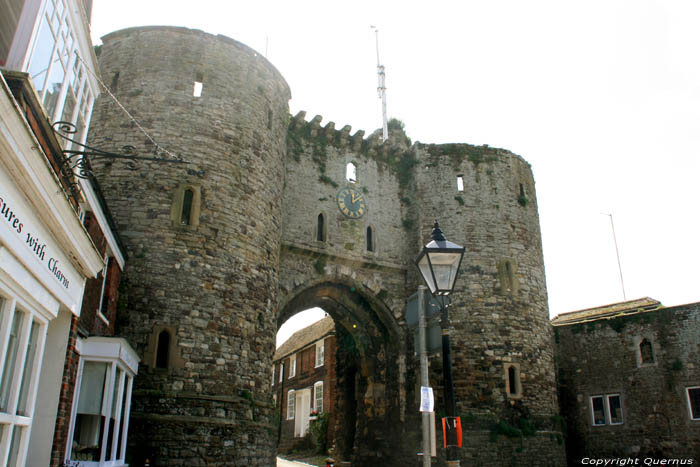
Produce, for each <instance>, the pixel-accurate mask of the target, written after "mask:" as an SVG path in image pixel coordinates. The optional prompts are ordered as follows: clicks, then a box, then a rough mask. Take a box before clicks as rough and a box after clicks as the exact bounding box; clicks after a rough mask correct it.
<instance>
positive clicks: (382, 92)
mask: <svg viewBox="0 0 700 467" xmlns="http://www.w3.org/2000/svg"><path fill="white" fill-rule="evenodd" d="M370 27H371V28H372V29H374V37H375V41H376V45H377V77H378V79H379V85H378V86H377V93H378V94H379V98H380V99H381V100H382V141H386V140H387V138H388V137H389V128H388V127H387V122H386V86H385V82H384V80H385V78H386V73H384V65H382V64H381V62H380V61H379V29H377V28H376V27H375V26H370Z"/></svg>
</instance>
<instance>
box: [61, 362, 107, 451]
mask: <svg viewBox="0 0 700 467" xmlns="http://www.w3.org/2000/svg"><path fill="white" fill-rule="evenodd" d="M107 369H108V366H107V363H105V362H91V361H87V362H85V364H84V366H83V379H82V381H81V383H80V395H79V399H78V411H77V415H76V417H75V431H74V433H73V446H72V449H71V457H70V458H71V459H72V460H84V461H99V460H100V446H101V445H102V432H103V428H104V423H105V420H104V417H103V416H102V397H103V395H104V388H105V381H106V374H107Z"/></svg>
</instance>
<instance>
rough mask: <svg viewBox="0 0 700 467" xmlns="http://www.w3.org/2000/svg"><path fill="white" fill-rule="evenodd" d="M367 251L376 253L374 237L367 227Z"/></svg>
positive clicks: (370, 229)
mask: <svg viewBox="0 0 700 467" xmlns="http://www.w3.org/2000/svg"><path fill="white" fill-rule="evenodd" d="M367 251H374V236H373V235H372V227H370V226H367Z"/></svg>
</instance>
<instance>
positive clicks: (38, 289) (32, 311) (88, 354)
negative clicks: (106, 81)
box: [0, 0, 139, 466]
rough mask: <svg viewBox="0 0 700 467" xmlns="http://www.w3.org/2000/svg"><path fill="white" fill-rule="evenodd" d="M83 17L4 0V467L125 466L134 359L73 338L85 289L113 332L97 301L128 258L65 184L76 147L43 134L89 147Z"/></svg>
mask: <svg viewBox="0 0 700 467" xmlns="http://www.w3.org/2000/svg"><path fill="white" fill-rule="evenodd" d="M90 8H91V1H90V0H83V1H80V0H0V12H1V13H0V67H2V72H1V73H2V79H1V80H0V465H10V466H14V465H18V466H22V465H31V466H35V465H36V466H39V465H42V466H45V465H61V464H62V463H63V461H64V460H73V461H74V464H73V465H91V466H93V465H110V466H118V465H125V463H124V456H125V450H126V435H127V430H128V416H129V406H130V399H131V386H132V381H133V377H134V375H135V374H136V372H137V369H138V360H139V359H138V356H137V355H136V353H135V352H134V350H133V349H132V348H131V347H130V346H129V344H128V343H127V342H126V341H124V340H123V339H118V338H113V337H96V336H90V335H87V336H86V335H84V334H83V335H82V336H78V334H77V328H78V323H80V322H81V321H80V320H81V318H80V316H81V310H82V308H83V306H84V303H87V300H84V293H85V287H86V283H87V282H88V279H91V278H92V279H93V282H94V283H95V284H97V286H98V289H99V288H100V285H101V290H99V291H98V293H100V294H101V295H100V299H99V305H98V306H96V307H95V306H91V309H90V310H85V311H86V312H89V313H91V315H90V316H93V315H94V316H96V317H97V318H98V319H99V320H101V322H100V321H98V325H99V326H98V327H99V328H100V330H101V332H100V334H102V335H109V330H111V332H113V329H114V323H113V319H114V316H108V315H107V314H106V313H103V311H104V309H106V308H104V307H105V306H106V305H103V299H102V298H103V297H104V294H105V293H106V287H105V285H106V284H108V280H107V278H108V268H118V273H117V274H116V275H114V274H112V276H114V277H116V278H117V280H118V277H119V274H120V272H121V271H122V270H123V267H124V255H123V253H122V251H121V249H120V247H119V242H118V238H117V236H116V234H115V233H114V231H113V230H112V228H111V227H110V222H109V214H108V212H107V210H106V207H105V206H104V203H103V202H102V201H101V197H100V195H99V192H98V190H97V189H96V188H95V186H94V185H93V184H92V182H91V181H90V180H87V179H81V178H78V177H75V176H73V175H72V174H71V173H70V172H68V173H65V172H64V173H62V170H61V167H64V165H63V164H64V162H65V156H64V154H63V152H62V150H63V149H70V148H71V146H72V145H73V143H69V142H66V141H60V140H59V138H58V137H57V136H56V134H55V133H54V132H53V130H52V126H51V123H53V122H57V121H67V122H70V123H72V124H73V125H74V126H75V131H76V132H75V133H74V139H75V140H76V141H78V142H84V141H85V139H86V135H87V128H88V124H89V121H90V114H91V111H92V106H93V103H94V100H95V98H96V96H97V95H98V93H99V87H98V81H97V77H96V75H95V74H94V71H93V70H96V69H97V66H96V59H95V55H94V52H93V48H92V44H91V41H90V36H89V14H90ZM88 212H89V213H90V218H91V219H93V220H94V223H95V224H93V225H96V226H98V227H96V228H95V229H96V230H98V231H100V235H99V238H100V242H99V243H100V244H99V245H96V244H95V234H94V232H93V233H92V234H91V233H90V232H88V229H86V227H85V224H84V219H85V215H86V213H88ZM95 229H93V230H95ZM109 271H112V269H109ZM83 318H85V314H84V316H83ZM90 323H91V321H90V320H88V324H87V325H85V326H83V328H85V327H87V328H88V329H87V331H88V333H91V332H92V331H93V329H91V327H92V326H91V325H90ZM105 330H106V331H105ZM66 383H68V384H66ZM64 385H65V386H67V387H68V388H67V389H66V387H64ZM62 398H63V399H68V400H69V402H68V409H67V410H68V411H67V412H66V408H65V407H62V406H61V404H62V402H61V399H62ZM70 401H72V403H71V402H70ZM63 404H64V405H65V402H63ZM57 421H59V422H60V423H59V426H60V427H62V428H61V429H57V428H56V427H57ZM61 430H63V431H64V432H65V433H64V434H61V433H62V432H61Z"/></svg>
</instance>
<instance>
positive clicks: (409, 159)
mask: <svg viewBox="0 0 700 467" xmlns="http://www.w3.org/2000/svg"><path fill="white" fill-rule="evenodd" d="M416 165H418V159H416V155H415V154H413V153H412V152H406V153H404V154H403V155H402V156H401V158H400V159H399V163H398V165H397V167H396V170H397V172H398V176H399V188H406V187H408V185H409V183H410V182H411V180H413V176H414V171H413V168H414V167H415V166H416Z"/></svg>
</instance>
